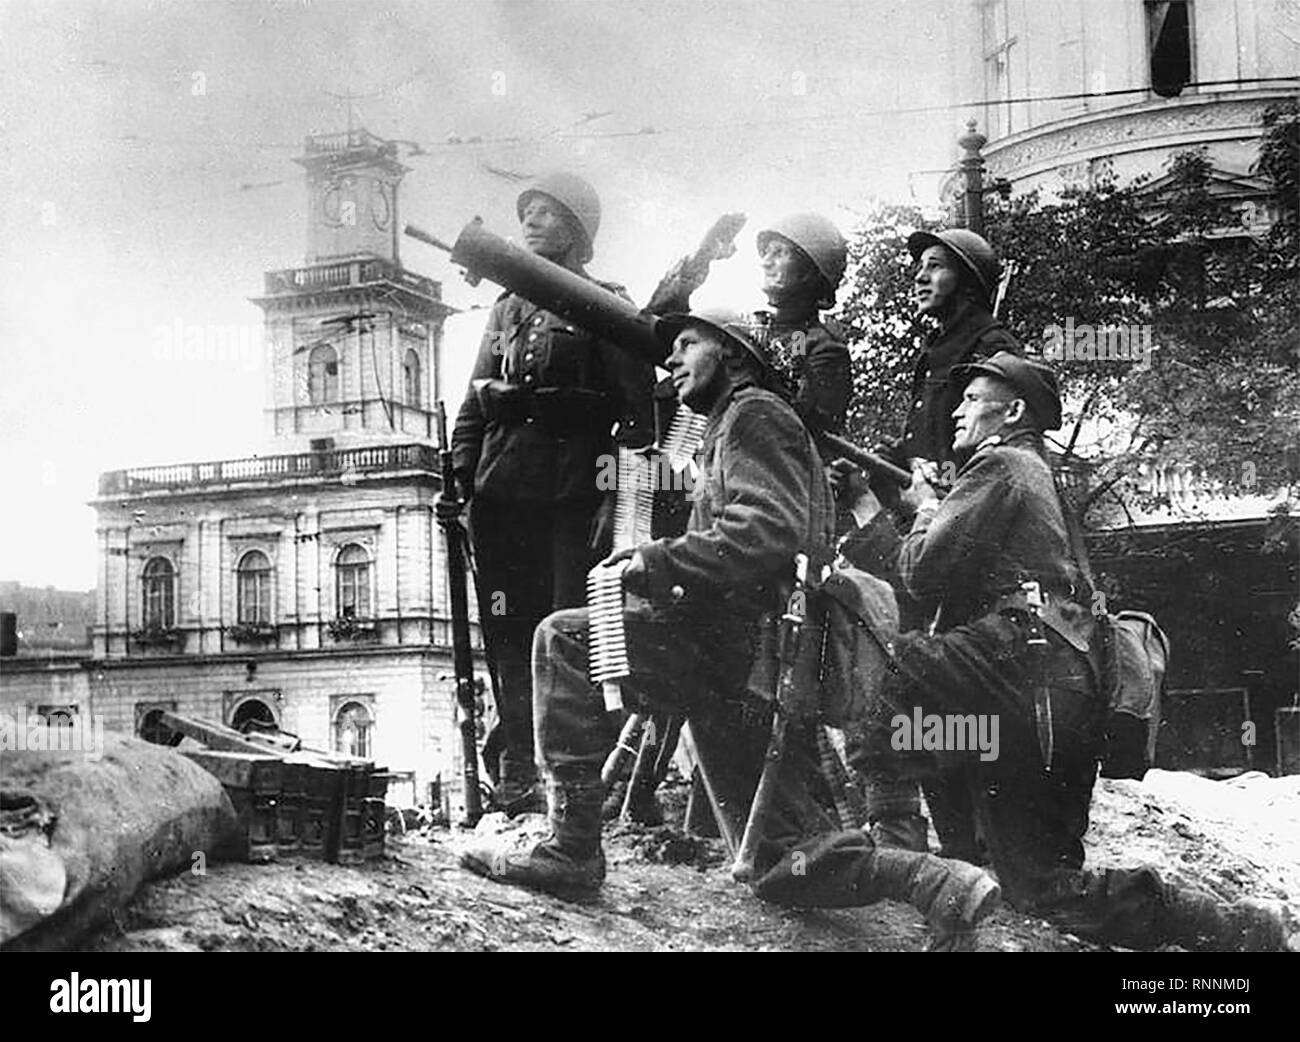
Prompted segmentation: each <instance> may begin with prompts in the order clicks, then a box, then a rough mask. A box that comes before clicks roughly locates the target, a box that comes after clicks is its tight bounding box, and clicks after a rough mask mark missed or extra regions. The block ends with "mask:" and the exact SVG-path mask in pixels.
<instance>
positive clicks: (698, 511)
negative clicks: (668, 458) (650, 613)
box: [639, 384, 834, 618]
mask: <svg viewBox="0 0 1300 1042" xmlns="http://www.w3.org/2000/svg"><path fill="white" fill-rule="evenodd" d="M696 460H697V465H698V468H699V473H698V475H697V477H696V478H695V485H694V505H693V508H692V511H691V518H690V522H689V524H688V526H687V531H686V534H685V535H682V536H678V537H676V538H669V539H659V540H656V541H654V542H652V543H647V544H646V545H644V546H642V547H640V548H639V549H640V553H641V555H642V557H643V559H644V560H645V565H646V577H647V586H648V589H649V592H650V596H651V599H652V600H655V601H659V602H672V601H673V600H674V599H675V595H674V592H673V591H674V587H680V597H681V600H682V602H683V605H684V606H686V607H691V606H695V607H700V608H703V609H706V610H710V611H713V610H721V611H725V612H728V613H730V614H732V615H739V616H744V617H747V618H757V617H758V616H759V615H760V614H762V613H763V612H765V611H770V610H772V608H773V607H774V604H775V600H776V598H777V596H778V591H780V590H781V589H782V588H783V587H784V586H785V585H786V584H787V583H788V582H789V580H790V577H791V575H792V574H793V563H794V555H795V554H796V553H798V552H800V551H807V550H809V549H817V548H819V547H820V548H825V547H827V546H829V544H830V538H831V535H832V528H833V525H834V507H833V504H832V501H831V490H830V486H829V484H828V483H827V481H826V476H825V474H824V473H823V470H822V463H821V458H820V457H819V456H818V454H817V450H816V448H815V447H814V445H813V443H812V439H811V436H810V435H809V434H808V431H807V429H806V428H805V427H804V425H803V423H802V422H801V421H800V419H799V417H798V415H796V413H795V412H794V410H793V409H792V408H791V407H790V406H789V405H788V404H787V403H786V402H785V401H783V400H782V399H781V398H780V397H779V396H777V395H775V394H773V393H772V392H770V391H766V390H763V389H761V388H759V387H755V386H753V385H750V384H745V385H742V386H741V387H739V388H738V389H736V390H734V391H733V392H732V393H731V394H729V395H727V396H726V397H725V398H723V400H722V401H720V402H718V404H717V405H716V406H715V407H714V408H713V410H712V411H711V412H710V415H709V424H708V427H707V428H706V430H705V434H704V440H703V443H702V444H701V446H700V450H699V452H698V453H697V454H696Z"/></svg>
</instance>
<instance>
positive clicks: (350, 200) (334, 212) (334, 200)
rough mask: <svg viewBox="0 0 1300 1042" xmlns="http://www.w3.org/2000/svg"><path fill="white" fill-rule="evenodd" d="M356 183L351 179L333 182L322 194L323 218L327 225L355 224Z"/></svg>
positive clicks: (321, 207) (345, 178) (346, 178)
mask: <svg viewBox="0 0 1300 1042" xmlns="http://www.w3.org/2000/svg"><path fill="white" fill-rule="evenodd" d="M355 188H356V185H355V182H354V181H353V179H352V178H351V177H344V178H340V179H339V180H337V181H331V182H330V183H329V184H328V185H326V187H325V191H324V192H323V193H322V194H321V203H320V209H321V216H322V217H323V218H324V219H325V223H326V224H332V225H335V226H337V225H342V224H355V223H356V212H357V204H356V202H355Z"/></svg>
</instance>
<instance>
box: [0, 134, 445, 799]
mask: <svg viewBox="0 0 1300 1042" xmlns="http://www.w3.org/2000/svg"><path fill="white" fill-rule="evenodd" d="M297 162H299V163H300V164H301V165H302V166H303V167H304V168H305V170H306V181H307V191H308V200H309V211H308V227H307V255H306V258H305V263H304V264H303V265H302V266H301V267H296V268H291V269H288V270H282V271H269V272H267V273H266V276H265V285H264V289H263V293H262V295H261V296H259V297H257V298H255V301H254V302H255V303H256V304H257V306H259V307H260V308H261V309H262V311H263V313H264V316H265V334H264V336H265V342H266V348H267V355H266V357H267V359H268V365H267V381H268V386H267V403H268V404H267V425H268V433H269V438H268V450H267V452H266V454H263V455H258V456H254V457H251V458H247V459H228V460H220V461H213V462H203V463H181V464H177V465H174V466H160V467H144V468H136V469H129V470H122V471H114V472H110V473H106V474H103V475H101V477H100V481H99V494H98V496H97V497H96V498H95V499H94V501H93V506H94V507H95V509H96V511H97V514H98V527H97V536H98V539H99V546H100V562H99V581H98V591H99V600H98V605H97V610H96V618H95V622H94V625H93V627H92V630H91V636H92V642H93V644H92V653H91V655H90V656H89V658H88V659H82V660H79V661H77V662H75V663H73V662H69V661H67V660H63V661H61V662H59V663H57V664H55V663H51V662H47V663H44V664H43V665H42V663H40V662H39V661H37V660H35V659H30V660H29V659H11V660H9V661H8V662H7V663H6V668H5V670H4V676H3V678H2V679H0V700H2V701H4V702H6V703H11V704H24V703H25V704H26V705H27V708H28V709H29V711H33V712H35V711H40V712H41V713H43V714H47V715H48V714H57V713H60V712H63V713H94V714H100V715H102V716H103V717H104V719H105V723H106V726H107V727H109V728H111V729H119V730H124V731H133V732H137V733H143V734H145V735H147V736H154V737H156V736H157V723H158V711H159V710H162V709H174V710H177V711H179V712H181V713H190V714H194V715H197V716H203V717H207V718H209V719H219V720H222V721H225V722H226V723H228V724H231V725H233V726H236V727H239V726H242V725H244V724H246V723H247V722H248V721H249V720H263V721H269V722H274V723H276V724H279V725H280V726H281V727H282V728H283V729H285V730H287V731H290V732H293V733H295V734H297V735H299V736H300V737H301V738H302V739H303V741H304V742H305V743H306V744H309V745H312V746H316V747H326V748H330V749H334V750H338V751H341V752H347V753H352V754H356V755H360V756H366V757H371V758H374V759H375V760H377V761H378V762H380V763H382V764H384V765H386V766H388V767H389V768H390V770H392V771H394V772H397V773H398V775H399V777H400V778H401V782H399V783H398V785H397V786H396V788H395V792H394V795H395V796H396V797H397V798H398V799H412V798H416V799H424V798H426V797H427V794H428V792H429V786H430V784H431V783H433V782H436V781H439V780H443V781H446V782H448V783H453V782H454V778H455V775H456V774H457V771H458V764H457V763H456V757H457V756H458V755H459V747H458V742H457V740H456V734H457V732H456V730H455V726H454V724H455V722H454V712H455V709H454V697H453V692H454V682H453V679H452V677H451V672H452V666H451V654H450V622H449V607H448V590H447V581H446V572H445V554H444V548H443V542H442V534H441V531H440V530H439V528H438V527H437V523H436V521H435V519H434V515H433V499H434V496H435V494H436V493H437V492H438V489H439V487H440V480H439V468H438V453H437V448H436V437H437V432H436V429H435V418H434V417H435V413H434V402H436V401H438V400H440V397H441V391H442V388H441V383H440V349H441V337H442V327H443V321H444V319H445V317H446V316H447V315H448V314H449V313H450V312H451V311H452V309H451V308H450V307H448V306H447V305H445V304H444V303H442V300H441V287H440V285H439V284H438V283H437V282H435V281H433V280H431V279H428V278H425V277H422V276H420V275H416V274H414V273H412V272H410V271H407V270H406V269H405V268H403V267H402V264H401V259H400V256H399V250H398V247H399V242H400V227H401V224H400V221H399V218H398V187H399V185H400V182H401V180H402V177H403V175H404V174H405V173H406V171H407V168H406V167H404V166H403V165H402V164H401V163H400V162H399V161H398V159H397V149H396V145H394V144H392V143H389V142H385V141H383V140H380V139H378V138H376V137H374V136H373V135H371V134H369V133H368V132H367V131H365V130H360V129H358V130H349V131H347V132H345V133H340V134H331V135H322V136H313V137H309V138H308V139H307V142H306V148H305V154H304V155H303V156H302V157H301V158H299V159H298V160H297ZM56 665H57V667H58V668H57V669H56V668H55V666H56ZM56 673H57V676H56ZM403 783H405V784H403Z"/></svg>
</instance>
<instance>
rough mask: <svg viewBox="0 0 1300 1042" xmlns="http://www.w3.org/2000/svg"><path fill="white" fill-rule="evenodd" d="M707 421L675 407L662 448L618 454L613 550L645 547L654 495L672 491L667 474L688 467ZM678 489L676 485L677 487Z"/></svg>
mask: <svg viewBox="0 0 1300 1042" xmlns="http://www.w3.org/2000/svg"><path fill="white" fill-rule="evenodd" d="M708 422H709V421H708V417H707V416H704V415H702V414H701V413H698V412H694V411H692V410H691V409H688V408H687V407H686V406H685V405H679V406H678V408H677V412H676V414H675V415H674V416H673V420H672V423H670V424H669V425H668V432H667V433H666V434H665V435H664V440H663V444H662V445H660V446H658V447H657V451H652V452H650V453H648V454H647V453H644V452H640V451H638V450H636V449H625V448H620V449H619V450H618V494H617V498H616V500H615V502H614V549H615V550H625V549H630V548H632V547H636V546H640V545H641V544H642V543H648V542H649V541H650V540H651V538H652V533H653V528H654V504H655V493H656V492H658V491H660V490H661V489H665V488H671V487H674V485H673V483H672V481H671V480H668V481H665V478H668V476H669V475H670V474H673V475H675V474H679V473H680V472H682V471H683V470H685V468H687V467H689V466H690V464H691V461H692V459H693V458H694V456H695V452H696V450H697V449H699V447H700V442H701V441H703V440H704V428H705V427H706V426H707V425H708ZM678 486H679V487H680V483H678Z"/></svg>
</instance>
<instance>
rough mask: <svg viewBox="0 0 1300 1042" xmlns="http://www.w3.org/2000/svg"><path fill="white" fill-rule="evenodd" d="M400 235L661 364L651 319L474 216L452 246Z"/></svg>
mask: <svg viewBox="0 0 1300 1042" xmlns="http://www.w3.org/2000/svg"><path fill="white" fill-rule="evenodd" d="M405 230H406V234H407V235H409V236H410V237H411V238H413V239H418V240H419V241H420V242H423V243H427V244H429V245H430V246H434V247H436V248H437V249H440V250H442V251H444V252H445V253H449V254H450V255H451V258H450V259H451V262H452V263H453V264H457V265H460V266H461V267H463V268H464V269H465V276H466V278H467V279H468V280H469V281H470V283H471V284H477V283H478V282H479V280H480V279H484V278H486V279H488V280H490V281H492V282H495V283H496V284H497V285H499V286H503V287H504V288H505V289H508V290H509V291H510V292H512V293H517V294H518V295H519V296H521V297H523V298H525V299H526V300H530V301H532V302H533V303H534V304H536V305H537V306H538V307H541V308H545V309H546V310H548V311H553V312H554V313H555V314H557V315H560V316H562V317H564V318H567V319H568V320H569V321H571V322H573V323H575V324H576V325H579V326H581V327H582V328H583V329H587V330H590V331H591V332H593V333H596V334H597V335H599V336H602V337H606V338H607V339H609V340H610V341H612V342H613V343H614V344H616V345H618V346H619V347H622V348H624V349H626V350H630V351H633V352H635V353H636V354H637V355H638V356H639V357H641V358H642V359H644V360H646V361H650V362H653V363H655V364H660V365H661V364H662V363H663V360H664V358H665V356H666V352H665V350H664V346H663V344H662V343H661V342H660V340H659V338H658V337H657V336H656V335H655V325H656V323H657V322H658V319H657V318H656V316H654V315H651V314H649V313H647V312H645V311H640V310H638V309H637V307H636V305H634V304H631V303H629V302H628V301H626V300H624V299H623V298H622V297H620V296H619V295H618V294H617V293H613V292H611V291H610V290H607V289H605V287H603V286H601V285H600V284H599V283H597V282H593V281H591V280H590V279H585V278H583V277H582V276H581V275H577V274H575V273H574V272H572V271H569V270H568V269H567V268H563V267H561V266H560V265H558V264H556V263H554V262H553V261H549V260H547V259H546V258H545V257H540V256H538V255H537V254H535V253H530V252H529V251H528V250H525V249H523V248H521V247H520V246H518V245H516V244H515V243H512V242H510V241H508V240H506V239H503V238H501V236H499V235H494V234H493V233H492V232H490V231H488V230H487V229H486V228H485V227H484V226H483V221H482V219H481V218H479V217H475V218H474V220H472V221H470V222H469V224H467V225H465V227H464V228H463V229H462V230H461V233H460V235H459V236H458V237H457V239H456V242H455V245H453V246H448V245H447V244H446V243H445V242H443V241H442V240H441V239H439V238H438V237H437V236H435V235H432V234H430V233H429V232H427V231H425V230H424V229H423V228H420V227H418V226H416V225H414V224H408V225H406V229H405ZM816 437H817V441H818V444H819V446H820V447H821V448H822V449H823V451H824V453H825V454H826V457H827V458H828V459H834V458H836V457H840V456H842V457H844V458H845V459H849V460H852V461H853V462H854V463H856V464H857V465H858V466H860V467H862V468H864V469H866V470H873V471H876V472H878V473H881V474H887V475H888V476H889V477H891V478H893V479H894V480H895V481H898V482H899V483H900V484H903V485H907V484H910V483H911V480H912V475H911V474H909V473H908V472H907V471H905V470H903V469H902V468H900V467H896V466H894V465H893V464H892V463H889V462H888V461H886V460H883V459H881V458H880V457H879V456H877V455H876V454H875V453H872V452H868V451H867V450H866V449H863V448H860V447H858V446H857V445H854V444H852V443H851V442H848V441H846V440H845V439H843V438H841V437H839V436H837V435H834V434H829V433H825V432H817V435H816Z"/></svg>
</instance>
